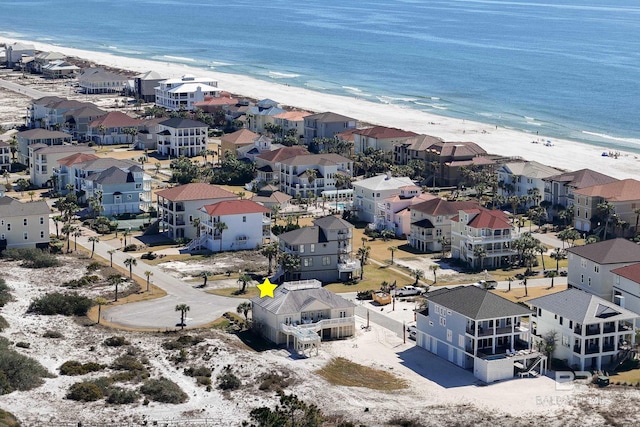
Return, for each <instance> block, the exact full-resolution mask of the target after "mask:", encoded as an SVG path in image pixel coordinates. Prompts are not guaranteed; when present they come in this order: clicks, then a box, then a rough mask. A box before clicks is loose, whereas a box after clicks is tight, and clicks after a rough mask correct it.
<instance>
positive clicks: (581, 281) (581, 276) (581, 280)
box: [580, 274, 584, 283]
mask: <svg viewBox="0 0 640 427" xmlns="http://www.w3.org/2000/svg"><path fill="white" fill-rule="evenodd" d="M580 283H584V274H581V275H580Z"/></svg>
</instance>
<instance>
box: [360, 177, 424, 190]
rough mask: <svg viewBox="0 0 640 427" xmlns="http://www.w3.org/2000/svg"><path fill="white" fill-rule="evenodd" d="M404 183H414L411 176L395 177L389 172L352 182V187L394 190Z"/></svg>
mask: <svg viewBox="0 0 640 427" xmlns="http://www.w3.org/2000/svg"><path fill="white" fill-rule="evenodd" d="M405 185H415V184H414V183H413V181H412V180H411V178H407V177H406V176H402V177H395V176H391V174H382V175H378V176H372V177H371V178H367V179H363V180H361V181H355V182H353V186H354V187H363V188H365V189H367V190H373V191H376V190H377V191H380V190H395V189H400V187H404V186H405Z"/></svg>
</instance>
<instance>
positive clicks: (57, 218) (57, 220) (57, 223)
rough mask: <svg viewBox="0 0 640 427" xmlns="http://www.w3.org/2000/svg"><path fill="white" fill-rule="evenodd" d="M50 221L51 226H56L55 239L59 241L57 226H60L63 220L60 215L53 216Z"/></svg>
mask: <svg viewBox="0 0 640 427" xmlns="http://www.w3.org/2000/svg"><path fill="white" fill-rule="evenodd" d="M51 219H52V220H53V224H54V225H55V226H56V238H58V239H59V238H60V229H59V226H60V223H63V222H64V219H63V218H62V216H60V215H54V216H53V217H52V218H51Z"/></svg>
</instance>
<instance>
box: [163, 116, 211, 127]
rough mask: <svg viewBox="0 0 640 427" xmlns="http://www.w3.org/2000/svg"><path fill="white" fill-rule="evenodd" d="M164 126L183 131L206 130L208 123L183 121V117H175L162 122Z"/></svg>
mask: <svg viewBox="0 0 640 427" xmlns="http://www.w3.org/2000/svg"><path fill="white" fill-rule="evenodd" d="M160 124H161V125H162V126H166V127H168V128H174V129H181V128H206V127H208V126H207V124H206V123H202V122H198V121H196V120H191V119H183V118H181V117H174V118H171V119H168V120H165V121H163V122H160Z"/></svg>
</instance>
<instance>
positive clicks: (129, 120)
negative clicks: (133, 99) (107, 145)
mask: <svg viewBox="0 0 640 427" xmlns="http://www.w3.org/2000/svg"><path fill="white" fill-rule="evenodd" d="M141 124H142V121H140V120H138V119H134V118H133V117H130V116H127V115H126V114H124V113H121V112H120V111H112V112H110V113H107V114H105V115H104V116H102V117H100V118H97V119H95V120H94V121H92V122H91V124H90V125H89V126H90V127H98V126H100V125H102V126H104V127H107V128H122V127H138V126H140V125H141Z"/></svg>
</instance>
